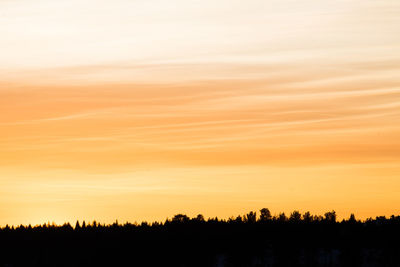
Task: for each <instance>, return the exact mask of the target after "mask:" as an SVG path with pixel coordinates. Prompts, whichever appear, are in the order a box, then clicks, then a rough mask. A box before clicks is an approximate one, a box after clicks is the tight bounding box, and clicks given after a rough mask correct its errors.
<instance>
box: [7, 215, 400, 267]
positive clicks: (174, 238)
mask: <svg viewBox="0 0 400 267" xmlns="http://www.w3.org/2000/svg"><path fill="white" fill-rule="evenodd" d="M264 215H267V216H262V217H261V218H256V217H255V213H249V214H248V215H246V216H244V217H238V218H236V219H230V220H228V221H221V220H218V219H209V220H207V221H205V220H204V219H203V218H202V216H198V217H196V218H193V219H189V218H188V217H186V216H185V215H177V216H175V217H174V218H173V219H172V220H167V221H166V222H165V223H154V224H151V225H149V224H146V223H143V224H141V225H136V224H125V225H120V224H118V223H115V224H113V225H109V226H104V225H98V224H97V223H91V224H89V225H87V224H83V225H77V227H71V226H70V225H69V224H65V225H64V226H51V225H44V226H39V227H33V228H32V227H18V228H16V229H13V228H9V227H6V228H3V229H2V230H0V267H3V266H4V267H5V266H8V267H17V266H118V267H119V266H140V267H142V266H176V267H179V266H181V267H183V266H202V267H207V266H218V267H222V266H224V267H225V266H226V267H228V266H249V267H250V266H254V267H255V266H257V267H258V266H260V267H261V266H304V267H312V266H315V267H320V266H321V267H322V266H324V267H331V266H351V267H356V266H363V267H364V266H365V267H367V266H368V267H385V266H387V267H389V266H390V267H395V266H396V267H398V266H399V267H400V217H394V216H392V217H391V218H388V219H386V218H384V217H379V218H377V219H374V220H367V221H365V222H360V221H356V220H355V219H354V218H351V219H349V220H346V221H342V222H336V216H335V214H334V213H327V214H326V215H325V217H316V216H309V215H307V214H306V215H302V216H300V215H299V214H297V213H293V214H292V215H291V216H290V217H289V218H286V217H285V216H283V215H282V214H281V215H280V216H277V217H270V216H269V214H264Z"/></svg>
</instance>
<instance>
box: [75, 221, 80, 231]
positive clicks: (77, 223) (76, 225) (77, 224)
mask: <svg viewBox="0 0 400 267" xmlns="http://www.w3.org/2000/svg"><path fill="white" fill-rule="evenodd" d="M79 229H81V225H80V224H79V221H76V224H75V230H79Z"/></svg>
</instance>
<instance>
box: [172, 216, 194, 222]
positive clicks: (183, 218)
mask: <svg viewBox="0 0 400 267" xmlns="http://www.w3.org/2000/svg"><path fill="white" fill-rule="evenodd" d="M189 220H190V218H189V217H188V216H186V215H185V214H177V215H175V216H174V217H173V218H172V222H175V223H184V222H188V221H189Z"/></svg>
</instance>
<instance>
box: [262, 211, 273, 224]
mask: <svg viewBox="0 0 400 267" xmlns="http://www.w3.org/2000/svg"><path fill="white" fill-rule="evenodd" d="M271 218H272V216H271V212H270V211H269V209H267V208H263V209H261V210H260V221H262V222H265V221H269V220H271Z"/></svg>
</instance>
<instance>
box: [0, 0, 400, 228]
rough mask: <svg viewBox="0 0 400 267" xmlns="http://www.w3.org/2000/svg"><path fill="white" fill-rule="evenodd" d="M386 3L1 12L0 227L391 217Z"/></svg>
mask: <svg viewBox="0 0 400 267" xmlns="http://www.w3.org/2000/svg"><path fill="white" fill-rule="evenodd" d="M398 14H400V2H399V1H398V0H380V1H378V0H355V1H344V0H343V1H340V0H338V1H328V0H304V1H294V0H264V1H262V0H248V1H239V0H229V1H228V0H219V1H211V0H202V1H194V0H185V1H184V0H171V1H161V0H146V1H144V0H130V1H128V0H115V1H105V0H97V1H94V0H93V1H90V0H84V1H82V0H80V1H78V0H68V1H67V0H58V1H51V0H37V1H28V0H13V1H11V0H0V225H5V224H7V223H8V224H20V223H24V224H28V223H32V224H36V223H43V222H47V221H55V222H57V223H62V222H64V221H71V222H72V221H74V220H76V219H80V220H83V219H85V220H97V221H102V222H112V221H114V220H115V219H119V220H120V221H126V220H129V221H135V220H136V221H141V220H164V219H165V218H166V217H167V216H172V215H173V214H176V213H179V212H183V213H187V214H188V215H191V216H194V215H196V214H198V213H203V214H204V215H205V216H206V217H209V216H219V217H225V218H226V217H228V216H230V215H237V214H242V213H244V212H247V211H249V210H258V209H260V208H263V207H268V208H270V209H271V211H272V213H278V212H281V211H285V212H290V211H292V210H294V209H298V210H300V211H306V210H310V211H311V212H313V213H318V214H322V213H323V212H324V211H327V210H332V209H335V210H336V211H337V212H338V214H339V215H340V216H343V217H346V216H348V215H349V214H350V213H351V212H354V213H356V215H357V216H358V217H360V218H365V217H369V216H373V217H374V216H377V215H390V214H398V213H399V206H400V17H399V16H398Z"/></svg>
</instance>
